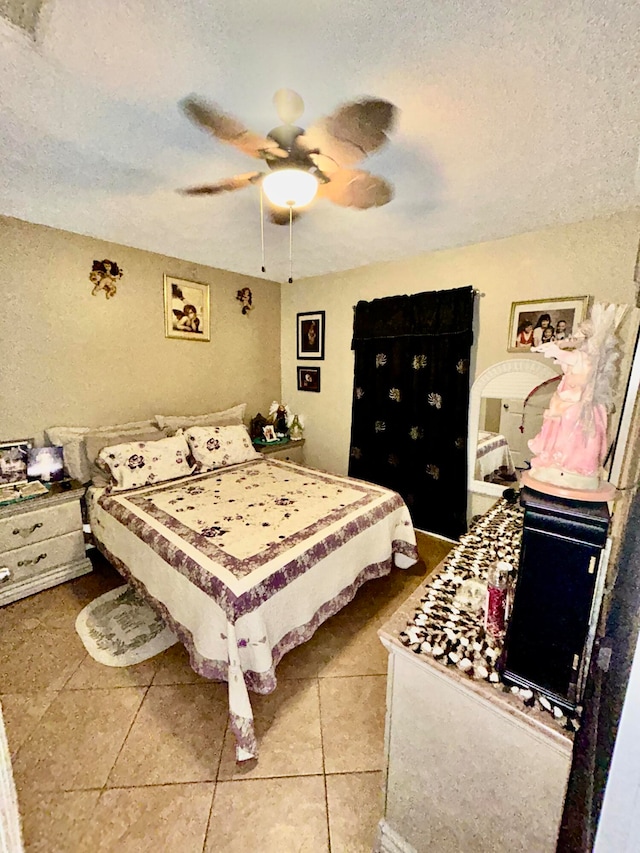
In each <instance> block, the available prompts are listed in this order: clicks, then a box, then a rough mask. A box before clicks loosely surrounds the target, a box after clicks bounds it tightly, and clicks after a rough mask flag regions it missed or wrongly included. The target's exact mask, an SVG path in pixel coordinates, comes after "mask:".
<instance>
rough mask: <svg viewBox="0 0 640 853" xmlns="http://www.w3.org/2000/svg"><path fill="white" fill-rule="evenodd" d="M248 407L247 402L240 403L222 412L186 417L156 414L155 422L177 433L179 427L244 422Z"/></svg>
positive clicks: (187, 427) (162, 427)
mask: <svg viewBox="0 0 640 853" xmlns="http://www.w3.org/2000/svg"><path fill="white" fill-rule="evenodd" d="M246 408H247V404H246V403H240V405H239V406H233V407H232V408H231V409H224V410H222V411H220V412H209V414H208V415H193V416H184V417H182V416H180V415H156V417H155V422H156V424H157V425H158V427H159V428H160V429H166V430H168V431H170V432H171V433H175V432H176V430H179V429H189V427H192V426H231V425H233V424H241V423H242V422H243V420H244V413H245V411H246Z"/></svg>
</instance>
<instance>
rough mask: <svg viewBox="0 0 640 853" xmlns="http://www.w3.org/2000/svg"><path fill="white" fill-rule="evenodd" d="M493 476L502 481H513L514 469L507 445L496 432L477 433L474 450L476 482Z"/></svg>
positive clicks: (505, 440)
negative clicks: (475, 448)
mask: <svg viewBox="0 0 640 853" xmlns="http://www.w3.org/2000/svg"><path fill="white" fill-rule="evenodd" d="M494 474H497V475H499V477H500V479H502V480H511V479H513V480H514V481H515V479H516V468H515V465H514V464H513V459H512V457H511V451H510V450H509V443H508V442H507V439H506V438H505V437H504V435H500V433H497V432H486V431H485V430H480V431H479V432H478V445H477V450H476V472H475V478H476V480H487V479H490V478H491V477H492V476H493V475H494Z"/></svg>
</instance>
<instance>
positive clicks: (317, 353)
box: [297, 311, 324, 361]
mask: <svg viewBox="0 0 640 853" xmlns="http://www.w3.org/2000/svg"><path fill="white" fill-rule="evenodd" d="M297 318H298V336H297V340H298V358H299V359H305V360H309V359H314V358H315V359H318V360H319V361H321V360H322V359H324V311H311V312H309V313H307V314H298V315H297Z"/></svg>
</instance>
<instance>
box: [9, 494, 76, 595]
mask: <svg viewBox="0 0 640 853" xmlns="http://www.w3.org/2000/svg"><path fill="white" fill-rule="evenodd" d="M83 495H84V488H83V487H82V486H80V484H79V483H72V485H71V488H68V489H66V490H65V489H63V488H62V486H61V484H59V483H54V484H53V485H52V486H51V488H50V490H49V493H48V494H47V495H43V496H42V497H40V498H30V499H27V500H22V501H17V502H16V503H12V504H7V505H6V506H3V507H0V606H2V605H4V604H10V603H11V602H12V601H17V600H18V599H19V598H25V597H26V596H27V595H33V593H35V592H40V591H41V590H43V589H47V588H48V587H50V586H55V585H56V584H59V583H63V582H64V581H67V580H70V579H71V578H76V577H78V576H79V575H85V574H87V573H88V572H90V571H91V570H92V565H91V562H90V561H89V560H88V559H87V557H86V554H85V545H84V533H83V530H82V512H81V509H80V499H81V498H82V496H83Z"/></svg>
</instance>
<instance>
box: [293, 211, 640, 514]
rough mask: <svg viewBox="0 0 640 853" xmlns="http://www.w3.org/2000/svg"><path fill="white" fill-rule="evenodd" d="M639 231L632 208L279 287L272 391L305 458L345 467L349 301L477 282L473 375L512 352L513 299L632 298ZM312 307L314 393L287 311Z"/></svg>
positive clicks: (348, 412) (639, 221)
mask: <svg viewBox="0 0 640 853" xmlns="http://www.w3.org/2000/svg"><path fill="white" fill-rule="evenodd" d="M363 215H366V214H363ZM425 227H428V226H427V225H425ZM639 236H640V210H635V211H627V212H624V213H620V214H617V215H615V216H611V217H607V218H602V219H596V220H592V221H588V222H580V223H577V224H574V225H567V226H563V227H556V228H549V229H545V230H542V231H536V232H532V233H529V234H523V235H519V236H517V237H510V238H507V239H504V240H496V241H494V242H490V243H479V244H476V245H473V246H468V247H464V248H460V249H453V250H450V251H443V252H432V253H430V254H426V255H421V256H419V257H416V258H411V259H408V260H406V261H400V262H394V263H389V264H376V265H373V266H368V267H362V268H359V269H355V270H350V271H348V272H344V273H339V274H334V275H328V276H320V277H317V278H309V279H305V280H304V281H300V282H298V283H297V284H293V285H283V287H282V371H283V372H282V393H283V398H284V399H285V400H286V402H288V403H289V404H290V406H291V407H292V408H293V410H294V411H299V412H302V413H304V414H305V415H306V421H307V426H306V430H305V436H306V438H307V444H306V447H305V453H306V458H307V461H308V462H309V463H310V464H311V465H316V466H318V467H321V468H326V469H329V470H331V471H336V472H341V473H342V472H346V470H347V464H348V453H349V433H350V426H351V392H352V382H353V356H352V352H351V348H350V347H351V333H352V326H353V310H352V308H353V306H354V305H355V304H356V302H358V300H360V299H365V300H370V299H375V298H377V297H382V296H390V295H393V294H402V293H407V294H410V293H418V292H421V291H426V290H441V289H449V288H454V287H463V286H465V285H472V286H473V287H475V288H477V289H478V290H480V291H481V292H482V293H483V294H484V296H482V297H481V298H480V300H479V310H478V316H477V320H476V326H475V328H476V347H475V365H474V375H475V376H477V375H478V374H479V373H480V372H481V371H483V370H485V369H486V368H487V367H489V366H490V365H492V364H494V363H495V362H498V361H502V360H504V359H508V358H515V357H517V356H514V355H510V354H509V353H507V351H506V344H507V329H508V324H509V316H510V310H511V303H512V302H513V301H516V300H526V299H542V298H547V297H554V296H581V295H590V296H593V297H595V298H597V299H601V300H605V301H609V302H626V303H630V304H633V303H634V300H635V288H634V284H633V269H634V263H635V258H636V252H637V250H638V238H639ZM319 310H324V311H326V358H325V360H324V361H322V362H315V364H319V365H320V367H321V389H322V390H321V392H320V393H319V394H314V393H309V392H299V391H297V390H296V363H297V362H296V357H295V356H296V313H297V312H303V311H319ZM627 334H628V335H629V332H627ZM530 357H531V358H542V356H534V355H532V356H530ZM309 363H312V362H309ZM478 511H479V510H478Z"/></svg>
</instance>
